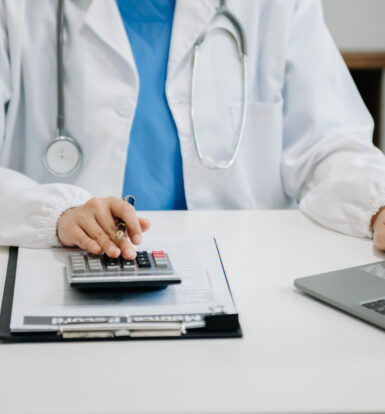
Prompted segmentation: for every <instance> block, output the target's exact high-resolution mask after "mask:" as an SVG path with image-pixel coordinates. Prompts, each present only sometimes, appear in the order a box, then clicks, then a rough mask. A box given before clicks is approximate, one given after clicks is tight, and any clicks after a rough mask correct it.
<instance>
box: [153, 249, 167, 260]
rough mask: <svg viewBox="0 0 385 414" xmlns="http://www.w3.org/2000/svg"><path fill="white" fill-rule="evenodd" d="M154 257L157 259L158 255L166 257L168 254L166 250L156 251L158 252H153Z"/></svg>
mask: <svg viewBox="0 0 385 414" xmlns="http://www.w3.org/2000/svg"><path fill="white" fill-rule="evenodd" d="M152 257H153V258H154V259H155V258H156V257H166V255H165V254H164V251H163V250H162V251H156V252H152Z"/></svg>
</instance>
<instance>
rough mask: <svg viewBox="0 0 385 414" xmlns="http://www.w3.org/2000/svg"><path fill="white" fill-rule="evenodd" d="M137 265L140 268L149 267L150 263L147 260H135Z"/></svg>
mask: <svg viewBox="0 0 385 414" xmlns="http://www.w3.org/2000/svg"><path fill="white" fill-rule="evenodd" d="M137 264H138V267H140V268H147V267H151V263H150V261H149V260H137Z"/></svg>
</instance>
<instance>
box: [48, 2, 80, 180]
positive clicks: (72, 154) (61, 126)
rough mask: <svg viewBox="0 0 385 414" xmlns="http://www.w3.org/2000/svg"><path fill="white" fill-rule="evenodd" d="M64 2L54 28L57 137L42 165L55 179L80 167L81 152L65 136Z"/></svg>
mask: <svg viewBox="0 0 385 414" xmlns="http://www.w3.org/2000/svg"><path fill="white" fill-rule="evenodd" d="M63 31H64V0H59V3H58V12H57V27H56V59H57V118H56V129H57V136H56V138H54V139H52V141H51V142H50V143H49V144H48V145H47V148H46V150H45V153H44V157H43V159H44V165H45V166H46V168H47V170H48V171H49V172H50V173H51V174H52V175H54V176H56V177H67V176H69V175H72V174H74V173H75V172H76V171H77V169H78V168H79V167H80V165H81V163H82V159H83V151H82V147H81V146H80V144H79V142H78V141H77V140H76V139H75V138H72V137H70V136H68V135H65V132H64V131H65V117H64V79H63V74H64V63H63Z"/></svg>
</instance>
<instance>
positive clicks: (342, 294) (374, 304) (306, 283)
mask: <svg viewBox="0 0 385 414" xmlns="http://www.w3.org/2000/svg"><path fill="white" fill-rule="evenodd" d="M294 286H295V287H296V288H297V289H299V290H300V291H302V292H304V293H306V294H308V295H310V296H313V297H315V298H317V299H319V300H321V301H323V302H326V303H328V304H329V305H332V306H334V307H336V308H338V309H341V310H343V311H345V312H347V313H350V314H352V315H354V316H356V317H358V318H361V319H363V320H365V321H367V322H369V323H371V324H373V325H376V326H378V327H380V328H383V329H385V261H381V262H377V263H372V264H368V265H364V266H357V267H351V268H349V269H344V270H337V271H334V272H328V273H323V274H319V275H314V276H308V277H302V278H299V279H296V280H295V281H294Z"/></svg>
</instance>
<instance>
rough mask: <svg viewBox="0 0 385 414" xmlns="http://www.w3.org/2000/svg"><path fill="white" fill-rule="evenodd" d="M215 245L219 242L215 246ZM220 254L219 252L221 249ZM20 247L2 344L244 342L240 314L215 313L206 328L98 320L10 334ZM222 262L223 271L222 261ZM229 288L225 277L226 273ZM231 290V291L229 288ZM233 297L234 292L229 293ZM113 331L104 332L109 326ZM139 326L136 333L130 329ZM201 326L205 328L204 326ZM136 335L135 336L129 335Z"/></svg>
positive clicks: (9, 278)
mask: <svg viewBox="0 0 385 414" xmlns="http://www.w3.org/2000/svg"><path fill="white" fill-rule="evenodd" d="M215 243H216V242H215ZM216 247H217V250H218V246H216ZM18 250H19V249H18V247H10V249H9V259H8V266H7V273H6V280H5V285H4V293H3V301H2V306H1V314H0V340H2V341H5V342H67V341H79V340H87V341H98V340H151V339H199V338H202V339H209V338H241V337H242V336H243V334H242V330H241V326H240V323H239V317H238V313H233V314H223V313H221V312H220V311H215V310H214V311H213V313H212V314H211V315H205V316H204V317H203V321H204V327H202V326H200V325H199V323H198V324H195V326H194V323H192V324H190V325H189V324H186V323H185V322H183V321H177V320H175V321H171V322H170V321H160V322H153V321H141V322H140V321H139V322H138V321H127V320H126V321H121V320H120V321H115V322H116V323H115V325H114V324H113V323H112V324H111V321H110V320H107V321H103V319H102V318H96V321H95V322H94V321H92V322H91V323H90V321H89V320H87V321H86V322H85V323H74V324H71V323H69V324H66V325H63V327H62V328H61V329H60V330H59V332H17V333H16V332H11V330H10V321H11V314H12V304H13V296H14V288H15V279H16V278H15V276H16V267H17V259H18ZM218 255H219V259H220V262H221V265H222V268H223V264H222V259H221V257H220V254H219V250H218ZM223 272H224V276H225V279H226V283H227V285H228V281H227V277H226V273H225V271H224V268H223ZM229 289H230V288H229ZM230 294H231V292H230ZM107 324H108V327H109V328H111V329H110V330H104V328H105V327H106V325H107ZM133 324H134V325H135V324H137V328H139V329H137V330H136V331H135V329H132V330H130V329H129V328H130V327H132V326H134V325H133ZM201 325H202V324H201ZM130 332H131V333H134V334H130Z"/></svg>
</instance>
